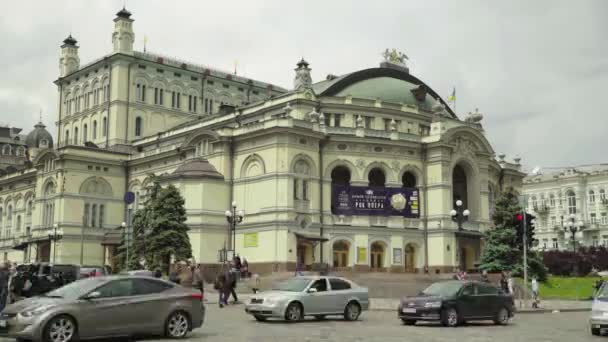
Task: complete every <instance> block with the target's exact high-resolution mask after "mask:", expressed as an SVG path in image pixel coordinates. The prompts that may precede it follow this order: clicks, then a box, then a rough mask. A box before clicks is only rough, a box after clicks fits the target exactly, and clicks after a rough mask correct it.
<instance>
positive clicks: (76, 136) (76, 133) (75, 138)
mask: <svg viewBox="0 0 608 342" xmlns="http://www.w3.org/2000/svg"><path fill="white" fill-rule="evenodd" d="M74 145H78V127H74Z"/></svg>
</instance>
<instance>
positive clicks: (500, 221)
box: [480, 189, 547, 281]
mask: <svg viewBox="0 0 608 342" xmlns="http://www.w3.org/2000/svg"><path fill="white" fill-rule="evenodd" d="M518 213H521V206H520V205H519V203H518V200H517V197H516V196H515V195H513V192H512V189H509V190H508V191H506V192H504V193H503V194H501V196H500V197H499V198H498V200H497V201H496V206H495V210H494V214H493V216H492V220H493V221H494V227H493V228H491V229H489V230H488V231H487V232H486V233H485V245H484V249H483V252H482V255H481V265H480V268H481V269H482V270H486V271H488V272H502V271H512V272H513V273H514V274H515V275H521V274H523V248H522V247H523V246H522V244H521V243H519V242H518V239H517V226H518V222H517V220H516V219H515V217H516V215H517V214H518ZM528 272H529V274H530V276H536V277H537V278H538V279H539V280H541V281H542V280H545V279H546V277H547V270H546V268H545V266H544V265H543V263H542V258H541V257H540V255H539V254H538V253H536V252H531V251H529V252H528Z"/></svg>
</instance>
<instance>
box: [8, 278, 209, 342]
mask: <svg viewBox="0 0 608 342" xmlns="http://www.w3.org/2000/svg"><path fill="white" fill-rule="evenodd" d="M204 318H205V306H204V304H203V296H202V294H201V293H200V292H199V291H197V290H193V289H189V288H185V287H181V286H179V285H175V284H173V283H170V282H167V281H164V280H161V279H156V278H150V277H141V276H109V277H92V278H86V279H82V280H78V281H76V282H73V283H70V284H68V285H66V286H63V287H61V288H58V289H56V290H54V291H51V292H49V293H47V294H45V295H42V296H38V297H32V298H28V299H25V300H22V301H19V302H16V303H14V304H11V305H8V306H7V307H6V308H5V309H4V311H3V312H2V314H1V315H0V335H1V336H6V337H13V338H17V339H22V340H33V341H42V342H70V341H76V340H78V339H92V338H101V337H114V336H130V335H137V334H146V335H166V336H168V337H172V338H182V337H185V336H186V335H187V334H188V332H189V331H191V330H192V329H194V328H198V327H200V326H201V325H202V324H203V321H204Z"/></svg>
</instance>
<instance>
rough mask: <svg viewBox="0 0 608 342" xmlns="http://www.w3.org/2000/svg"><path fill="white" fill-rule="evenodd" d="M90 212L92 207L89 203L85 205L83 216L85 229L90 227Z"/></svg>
mask: <svg viewBox="0 0 608 342" xmlns="http://www.w3.org/2000/svg"><path fill="white" fill-rule="evenodd" d="M89 210H90V205H89V204H88V203H85V205H84V213H83V215H82V221H83V224H84V226H85V227H88V226H89Z"/></svg>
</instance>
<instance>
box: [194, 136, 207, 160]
mask: <svg viewBox="0 0 608 342" xmlns="http://www.w3.org/2000/svg"><path fill="white" fill-rule="evenodd" d="M210 152H211V142H209V140H208V139H202V140H200V141H199V142H198V143H196V146H195V154H196V155H197V156H199V157H204V156H206V155H208V154H209V153H210Z"/></svg>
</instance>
